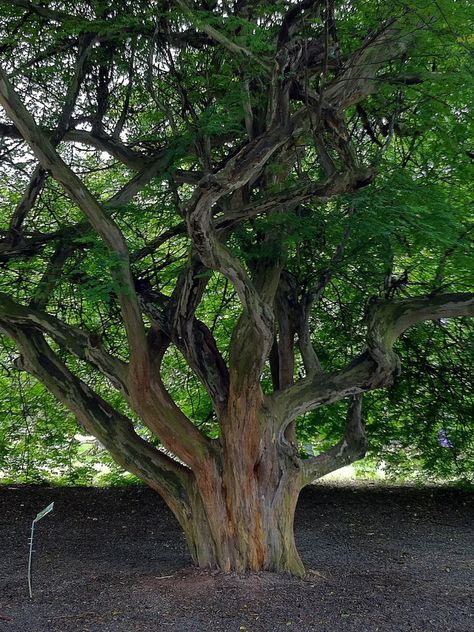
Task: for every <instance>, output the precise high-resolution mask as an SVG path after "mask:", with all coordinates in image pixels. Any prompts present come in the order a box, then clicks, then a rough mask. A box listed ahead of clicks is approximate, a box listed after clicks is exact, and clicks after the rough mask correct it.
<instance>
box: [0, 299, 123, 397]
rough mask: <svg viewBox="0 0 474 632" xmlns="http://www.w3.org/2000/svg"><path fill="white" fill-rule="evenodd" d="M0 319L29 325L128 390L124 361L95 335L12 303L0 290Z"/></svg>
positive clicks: (114, 383) (112, 381) (118, 386)
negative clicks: (104, 345) (108, 351)
mask: <svg viewBox="0 0 474 632" xmlns="http://www.w3.org/2000/svg"><path fill="white" fill-rule="evenodd" d="M0 321H2V322H3V323H4V324H6V325H8V326H10V327H19V326H21V327H28V328H29V329H31V330H35V329H36V330H39V331H41V332H43V333H45V334H47V335H48V336H50V337H51V338H52V339H53V340H54V341H55V342H56V343H57V344H58V345H59V346H60V347H62V348H63V349H66V350H67V351H69V352H70V353H72V354H73V355H75V356H76V357H77V358H79V359H81V360H84V361H86V362H88V363H89V364H91V365H92V366H93V367H95V368H96V369H98V370H99V371H100V372H101V373H103V374H104V375H105V376H106V377H107V378H108V379H109V380H110V381H111V383H112V384H113V385H114V386H116V387H117V388H119V390H121V391H122V393H124V394H125V395H127V394H128V388H129V387H128V369H127V365H126V364H125V363H124V362H122V361H121V360H119V359H118V358H114V357H113V356H111V355H110V354H108V353H107V352H106V351H105V350H104V349H103V348H102V347H101V345H100V340H99V338H98V336H96V335H94V334H91V333H87V332H85V331H82V329H79V328H77V327H72V326H71V325H67V324H66V323H64V322H62V321H61V320H59V319H58V318H55V317H54V316H51V315H49V314H46V313H45V312H42V311H40V310H38V309H34V308H33V307H24V306H23V305H20V304H19V303H15V302H14V301H13V300H12V299H11V298H10V297H9V296H8V295H7V294H4V293H3V292H2V293H0Z"/></svg>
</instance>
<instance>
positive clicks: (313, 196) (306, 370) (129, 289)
mask: <svg viewBox="0 0 474 632" xmlns="http://www.w3.org/2000/svg"><path fill="white" fill-rule="evenodd" d="M49 4H50V5H51V6H49V5H48V3H35V2H29V1H28V2H26V1H23V0H14V1H10V2H3V1H2V2H0V19H1V22H2V31H3V42H2V43H1V50H2V53H1V54H2V64H1V72H0V103H1V105H2V107H3V110H4V113H5V115H6V118H5V119H4V122H2V123H1V124H0V131H1V133H2V136H3V148H4V150H3V156H2V157H3V174H4V176H5V178H6V180H5V183H6V182H7V179H8V182H12V183H13V186H12V187H11V188H12V191H8V190H7V187H8V184H4V185H3V186H4V189H3V198H4V200H3V205H4V208H3V210H2V223H3V225H2V232H1V241H0V261H1V262H2V265H3V270H4V282H3V283H2V286H3V290H4V291H2V292H1V293H0V326H1V329H2V331H3V332H4V333H5V334H6V336H8V337H9V338H10V339H12V340H13V341H14V342H15V343H16V345H17V348H18V350H19V352H20V356H19V358H18V361H17V365H18V368H19V369H22V370H25V371H28V372H29V373H31V374H32V375H33V376H35V377H36V378H37V379H38V380H39V381H40V382H41V383H42V384H43V385H44V386H45V387H46V388H47V389H48V390H49V391H50V392H51V393H52V394H53V395H54V396H55V397H57V399H58V400H60V401H61V402H62V403H63V404H64V405H65V406H66V407H67V408H68V409H69V410H71V411H72V412H73V414H74V415H75V416H76V417H77V419H78V421H79V423H80V424H81V425H82V426H83V427H84V428H85V429H86V430H87V432H89V433H91V434H92V435H94V436H95V437H96V438H97V439H98V440H99V441H100V442H101V443H102V444H103V446H105V447H106V448H107V450H109V451H110V453H111V454H112V455H113V457H114V459H115V460H116V461H117V462H118V463H119V464H121V465H122V466H123V467H124V468H125V469H127V470H129V471H130V472H133V473H134V474H136V475H137V476H138V477H139V478H141V479H142V480H144V481H146V482H147V483H148V484H149V485H150V486H151V487H153V488H154V489H156V490H157V491H158V492H159V493H160V494H161V495H162V496H163V498H164V499H165V501H166V503H167V504H168V505H169V507H170V508H171V510H172V511H173V513H174V515H175V516H176V518H177V519H178V521H179V523H180V525H181V526H182V528H183V530H184V532H185V535H186V539H187V542H188V545H189V548H190V551H191V554H192V556H193V559H194V561H195V562H196V563H197V564H199V565H200V566H208V565H211V566H217V567H219V568H221V569H223V570H225V571H230V570H238V571H243V570H246V569H256V570H257V569H270V570H277V571H289V572H291V573H294V574H302V573H303V572H304V567H303V564H302V562H301V560H300V557H299V555H298V552H297V550H296V547H295V542H294V537H293V518H294V512H295V507H296V503H297V500H298V495H299V493H300V490H301V489H302V488H303V487H304V486H305V485H307V484H308V483H310V482H311V481H313V480H314V479H316V478H318V477H320V476H323V475H324V474H327V473H328V472H331V471H332V470H335V469H337V468H339V467H341V466H343V465H346V464H349V463H351V462H353V461H355V460H357V459H359V458H361V457H362V456H363V455H364V453H365V450H366V436H365V432H364V427H363V423H362V416H361V415H362V413H361V408H362V406H361V398H362V394H363V393H364V392H367V391H371V390H374V389H377V388H380V387H384V386H387V385H390V384H391V382H392V381H393V379H394V376H396V375H397V374H398V372H399V371H400V366H399V364H400V363H399V361H398V358H397V355H396V353H395V352H394V350H393V346H394V344H395V342H396V340H397V338H399V337H400V336H401V335H402V334H403V332H404V331H405V330H407V329H408V328H409V327H411V326H413V325H415V324H417V323H420V322H422V321H429V320H439V319H449V318H452V317H459V316H469V315H473V314H474V297H473V295H472V294H470V293H467V292H460V291H452V289H451V287H450V286H449V282H446V278H445V275H444V268H445V265H446V261H447V259H448V258H449V256H450V254H452V252H453V251H454V246H452V247H451V248H446V249H445V252H444V253H443V254H442V256H441V258H440V260H439V264H438V265H437V267H436V269H435V273H434V275H433V279H432V283H431V286H430V287H429V291H426V292H425V294H423V295H420V293H419V292H416V291H415V292H414V294H413V295H412V294H409V293H407V287H409V285H410V280H409V278H408V272H406V274H405V278H404V279H402V280H401V279H400V278H396V277H395V276H394V275H392V274H391V273H392V272H393V269H394V266H395V263H396V262H395V258H396V253H395V254H394V253H392V254H391V257H389V258H388V259H387V261H388V263H389V265H388V273H387V270H386V271H385V285H384V286H383V287H382V289H381V292H380V293H379V295H378V296H377V295H374V296H372V298H371V300H370V301H368V303H367V305H366V306H365V316H364V319H363V320H364V324H363V328H364V329H365V332H366V344H365V347H363V348H362V345H361V349H362V350H361V351H360V352H359V353H358V354H357V353H355V354H354V356H353V358H352V360H349V361H348V362H347V363H346V366H337V363H336V365H335V366H333V367H331V364H330V362H329V361H325V362H322V361H321V358H320V357H318V354H317V353H316V350H315V343H317V342H318V332H319V333H320V330H321V321H320V320H319V314H320V310H321V309H322V305H324V297H325V295H326V294H327V292H328V288H329V287H330V286H331V283H333V281H334V280H335V279H336V278H337V277H338V274H339V272H340V271H341V270H342V271H344V273H345V274H346V277H345V278H346V279H347V275H348V276H349V277H351V276H352V277H353V280H354V282H355V285H357V283H356V280H357V269H356V268H355V266H354V264H351V263H350V261H348V260H347V257H346V252H345V251H346V248H347V245H348V243H349V241H350V231H351V226H352V224H351V222H354V221H356V220H355V219H354V218H355V215H356V214H357V209H356V207H355V203H354V200H355V199H356V198H357V195H358V194H359V192H360V191H361V190H366V188H367V187H368V188H370V187H374V185H375V184H376V183H377V181H378V178H379V177H380V176H379V173H380V171H381V166H380V165H381V164H382V162H383V160H384V159H385V158H386V156H389V155H390V152H394V150H393V146H394V143H395V141H394V138H395V137H397V138H398V142H399V146H400V147H404V151H405V153H404V155H403V156H401V158H400V157H398V158H400V159H399V160H398V163H400V161H401V162H402V163H403V164H402V167H403V168H405V169H409V168H410V160H411V158H412V156H413V155H414V152H415V149H416V144H417V142H418V140H417V139H419V137H420V133H419V132H417V131H416V130H415V131H413V130H411V133H410V132H407V131H406V130H405V131H404V129H403V116H405V119H406V118H407V113H410V112H413V111H415V110H416V108H418V107H420V106H419V102H418V101H417V100H416V99H413V96H411V97H410V96H407V90H409V88H410V86H420V85H423V83H424V82H425V81H428V80H429V78H428V77H427V76H428V75H430V74H437V72H438V71H436V69H434V68H431V69H430V68H428V69H427V67H426V63H425V57H424V56H423V55H422V54H421V53H420V50H421V49H420V48H419V44H418V38H421V39H425V40H426V39H428V41H429V37H428V36H427V33H428V32H430V30H431V29H433V28H435V26H433V25H434V24H436V16H435V17H433V16H431V15H429V14H425V15H423V14H422V9H419V10H418V9H417V7H416V5H415V4H414V5H413V7H412V9H410V7H407V6H404V7H403V9H400V10H398V9H397V7H396V6H395V5H394V6H390V7H388V6H386V7H382V8H377V9H375V8H374V9H373V14H370V11H369V10H367V8H366V9H365V13H364V11H363V10H361V9H360V8H358V7H356V6H353V5H352V4H351V6H350V7H349V5H347V3H337V2H332V1H331V0H330V1H329V2H317V1H307V0H302V1H301V2H299V3H298V2H281V3H277V4H276V5H275V6H273V5H272V6H271V7H270V6H266V3H260V2H246V1H245V0H243V1H242V0H239V1H238V2H230V3H226V2H222V3H219V2H202V3H201V4H198V3H190V2H188V1H187V0H176V2H174V3H173V2H158V1H157V2H140V1H139V2H128V1H127V0H115V1H114V2H110V3H101V2H99V1H96V0H84V1H83V2H68V1H64V2H56V3H49ZM387 5H388V3H387ZM359 11H361V14H359ZM438 18H439V16H438ZM377 19H379V20H380V22H379V23H378V24H376V22H375V21H376V20H377ZM458 39H459V38H458ZM461 39H462V38H461ZM425 44H426V42H425ZM417 46H418V48H417ZM412 50H417V51H418V53H417V54H412V52H411V51H412ZM428 52H429V51H428ZM435 71H436V72H435ZM379 93H382V97H380V98H379V99H378V100H377V98H378V96H377V95H378V94H379ZM405 126H406V124H405ZM395 154H396V152H395ZM398 158H397V156H395V158H393V160H394V161H395V162H396V159H398ZM34 161H35V162H34ZM25 173H26V174H27V175H28V178H29V180H28V182H27V183H26V184H25V185H23V186H24V190H23V191H22V192H21V194H20V193H19V188H20V186H21V185H22V182H23V181H24V179H25ZM367 203H369V202H367ZM331 205H332V206H331ZM322 208H323V209H328V212H329V213H331V212H333V213H334V215H335V217H339V220H340V221H341V222H343V223H342V224H341V226H340V229H338V230H339V237H338V239H337V240H336V242H335V244H334V247H332V246H330V245H329V246H328V242H327V240H325V239H319V237H321V235H322V234H323V233H324V231H325V226H324V222H320V224H319V233H320V234H319V235H318V234H317V233H318V231H316V230H315V222H316V223H317V221H319V220H317V217H318V213H319V210H318V209H322ZM5 209H7V210H5ZM331 209H332V210H331ZM337 209H339V211H341V212H340V214H339V215H338V212H339V211H338V210H337ZM315 218H316V220H315ZM292 222H293V224H292ZM295 222H296V223H297V224H298V227H299V231H300V232H299V234H298V239H296V240H295V239H291V238H289V235H290V234H291V229H292V225H294V223H295ZM306 225H307V226H308V234H307V235H305V234H304V226H306ZM301 227H303V230H301ZM465 230H468V229H465ZM362 247H363V245H362ZM101 249H102V250H101ZM97 252H99V253H100V252H102V255H101V256H102V260H101V261H102V265H103V269H97V268H96V269H95V270H92V267H93V266H92V264H90V265H89V266H88V263H87V262H88V261H89V262H90V261H91V260H92V259H91V258H93V257H95V259H94V261H97V256H98V255H97ZM301 253H303V254H301ZM308 253H311V255H312V256H311V260H310V261H303V263H301V257H303V259H305V258H306V259H308ZM427 256H428V255H427ZM319 259H321V261H323V262H324V264H321V265H319V263H318V262H319ZM374 265H375V264H374ZM369 267H370V264H369ZM217 273H218V274H217ZM379 273H380V269H377V267H376V266H375V267H374V271H373V275H374V277H375V276H376V275H377V274H379ZM93 274H95V275H96V276H97V278H99V279H101V282H102V283H103V287H102V293H101V294H100V296H99V291H98V289H97V286H94V285H93V284H91V281H90V276H91V275H92V276H93ZM213 274H214V275H216V274H217V277H218V278H222V279H223V280H224V283H223V284H221V285H220V286H219V287H221V288H223V289H222V291H223V296H222V300H221V301H220V302H219V304H218V306H217V307H216V305H217V303H216V302H215V301H214V302H213V303H212V305H214V312H213V309H212V308H211V307H210V306H209V305H210V303H209V302H207V303H206V301H209V296H210V295H212V293H213V292H215V287H216V286H214V287H210V281H211V279H212V278H213V277H212V275H213ZM15 275H17V277H15ZM15 278H18V279H19V281H20V282H19V283H14V280H15ZM107 279H108V281H107ZM104 280H105V281H104ZM402 281H403V282H402ZM448 281H449V279H448ZM349 282H350V279H349ZM382 282H383V276H382ZM377 283H378V281H377ZM397 283H398V286H397ZM8 284H11V291H10V292H6V291H5V286H6V285H8ZM420 285H423V284H420ZM424 285H425V286H429V283H425V284H424ZM402 286H404V288H403V290H404V291H405V295H404V296H402V297H400V293H399V292H398V290H399V289H400V287H402ZM94 287H95V292H96V294H95V295H94V291H92V290H93V289H94ZM84 288H86V290H85V289H84ZM91 288H92V290H91ZM410 289H411V288H410ZM94 296H95V297H96V300H97V301H98V302H101V305H102V308H103V307H104V305H105V306H106V307H107V309H108V314H109V316H108V319H107V318H106V319H104V318H102V317H101V318H99V317H98V316H97V314H95V313H94V311H93V309H91V307H90V305H92V306H94ZM229 296H230V297H231V298H230V299H229V298H228V297H229ZM394 296H395V298H394ZM364 300H365V299H364V298H363V291H362V292H361V293H360V297H359V303H360V305H359V306H360V307H361V309H362V307H363V305H362V303H363V301H364ZM87 301H88V304H89V308H88V309H84V302H86V303H87ZM230 303H232V305H233V307H232V309H231V308H230V307H229V310H230V311H231V312H232V317H231V318H230V319H229V326H228V329H229V327H230V331H228V332H227V333H228V335H227V338H226V337H225V336H223V335H221V336H216V335H214V333H215V324H216V322H217V320H218V319H222V318H223V315H224V316H225V310H226V308H227V306H229V305H230ZM236 305H238V309H239V313H238V316H237V317H236V318H234V314H235V312H236ZM203 306H204V307H203ZM325 309H326V315H327V310H328V309H329V310H330V311H331V309H332V316H333V318H334V319H338V318H339V316H340V313H339V311H338V309H337V306H336V305H333V307H332V308H331V307H330V306H329V307H328V305H326V307H325ZM232 310H233V311H232ZM110 328H112V329H114V332H115V333H114V339H113V341H111V339H110V336H109V333H110V332H109V329H110ZM120 341H121V342H120ZM172 348H175V349H177V350H178V351H179V353H180V355H181V357H182V358H184V360H185V361H186V363H187V365H188V367H189V368H190V370H192V372H193V373H194V374H195V375H196V376H197V377H198V379H199V380H200V382H201V383H202V385H203V387H204V388H205V391H206V393H207V397H208V398H209V401H210V402H211V403H212V409H213V415H211V417H212V419H213V428H214V429H215V428H218V432H217V433H216V432H215V431H214V432H213V433H210V432H208V431H206V427H207V426H206V424H205V423H201V424H198V423H197V422H198V421H200V420H198V419H192V418H190V417H189V415H186V414H185V413H184V412H183V410H182V408H180V407H179V406H178V405H177V404H176V402H175V401H174V400H173V398H172V397H171V396H170V391H169V388H168V386H169V384H168V382H169V376H168V377H167V378H166V379H165V377H166V376H165V373H166V371H165V370H164V368H163V367H164V363H165V359H166V357H167V354H169V351H170V349H172ZM339 364H340V363H339ZM84 367H89V369H88V370H87V371H86V370H85V369H84ZM91 371H92V373H91ZM91 375H102V376H103V377H104V378H105V380H106V381H107V383H108V384H110V386H111V387H113V388H114V389H116V391H117V392H118V393H119V394H120V398H121V400H122V402H123V403H124V404H123V406H122V405H116V401H117V398H115V399H114V400H113V401H114V405H112V403H111V400H110V398H109V401H107V397H106V396H101V395H99V393H98V392H97V391H98V390H100V389H99V388H95V387H94V385H97V384H98V383H99V382H100V380H99V382H97V379H96V378H94V379H92V378H91V377H90V376H91ZM262 376H263V377H262ZM265 376H267V377H265ZM268 376H271V383H272V388H269V386H268V383H269V379H270V378H269V377H268ZM94 380H95V381H94ZM103 383H104V380H103V381H102V384H103ZM343 399H346V400H347V402H348V404H347V417H346V421H345V431H344V435H343V437H342V439H341V440H340V442H339V443H337V445H335V446H334V447H332V448H331V449H330V450H328V451H326V452H323V453H321V454H319V455H317V456H311V457H309V458H304V457H303V456H302V454H301V452H300V450H299V448H298V445H297V442H298V441H297V427H296V426H297V423H298V419H299V418H301V416H302V415H304V414H305V413H308V412H310V411H313V410H314V409H316V408H318V407H321V406H325V405H328V404H331V403H334V402H338V401H340V400H343ZM127 411H128V413H127ZM207 421H209V419H207ZM138 426H139V427H140V428H139V431H138ZM143 429H146V432H142V430H143ZM153 437H155V438H157V439H158V440H159V441H157V440H153Z"/></svg>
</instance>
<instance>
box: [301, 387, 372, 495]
mask: <svg viewBox="0 0 474 632" xmlns="http://www.w3.org/2000/svg"><path fill="white" fill-rule="evenodd" d="M366 450H367V437H366V434H365V429H364V424H363V422H362V396H361V395H355V396H354V397H352V398H351V401H350V403H349V406H348V409H347V418H346V428H345V432H344V437H343V439H342V440H341V441H339V443H337V444H336V445H335V446H334V447H332V448H331V449H330V450H328V451H327V452H324V453H323V454H318V456H315V457H312V458H310V459H307V460H305V461H303V477H304V480H305V482H306V483H310V482H311V481H312V480H314V479H316V478H321V476H324V475H325V474H329V472H333V471H334V470H338V469H339V468H340V467H344V466H345V465H350V464H351V463H353V462H354V461H357V460H358V459H362V458H363V457H364V456H365V453H366Z"/></svg>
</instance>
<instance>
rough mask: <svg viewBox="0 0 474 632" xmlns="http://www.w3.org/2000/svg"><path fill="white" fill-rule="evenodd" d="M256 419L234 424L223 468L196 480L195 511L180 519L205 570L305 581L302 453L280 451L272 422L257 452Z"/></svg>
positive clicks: (214, 466)
mask: <svg viewBox="0 0 474 632" xmlns="http://www.w3.org/2000/svg"><path fill="white" fill-rule="evenodd" d="M249 415H251V413H250V411H247V417H246V418H244V419H243V420H242V422H241V423H238V424H235V423H229V424H228V427H227V428H228V429H227V432H225V433H224V434H223V437H222V438H221V445H222V450H221V451H220V454H221V461H220V462H219V463H217V462H216V461H211V460H209V461H208V462H206V463H205V465H204V466H203V468H202V470H201V471H200V472H199V473H196V479H195V482H194V487H193V493H192V498H190V506H191V511H190V512H189V514H188V515H187V516H186V517H183V516H178V519H179V520H180V523H181V525H182V527H183V529H184V532H185V537H186V540H187V543H188V546H189V550H190V552H191V555H192V557H193V561H194V562H195V564H197V565H198V566H200V567H211V568H218V569H221V570H222V571H224V572H230V571H237V572H244V571H247V570H253V571H259V570H268V571H275V572H288V573H291V574H293V575H300V576H301V575H304V572H305V570H304V566H303V563H302V561H301V559H300V557H299V554H298V551H297V549H296V546H295V541H294V532H293V521H294V515H295V509H296V504H297V501H298V496H299V493H300V490H301V488H302V486H303V484H304V483H303V475H302V473H301V472H300V468H299V467H298V463H297V458H296V454H295V450H294V448H293V447H292V446H290V445H286V449H283V448H282V446H279V445H278V441H277V438H276V437H275V434H274V433H273V432H271V430H270V429H271V427H272V426H271V425H270V424H267V422H268V419H267V420H266V421H263V420H262V419H260V421H261V423H260V424H259V425H258V427H260V428H264V432H265V435H264V436H263V437H260V438H259V441H258V442H257V443H256V445H255V441H253V439H252V433H251V432H249V427H255V425H254V424H253V423H249ZM259 416H260V418H261V416H262V415H261V413H260V415H259ZM227 421H229V422H230V420H227Z"/></svg>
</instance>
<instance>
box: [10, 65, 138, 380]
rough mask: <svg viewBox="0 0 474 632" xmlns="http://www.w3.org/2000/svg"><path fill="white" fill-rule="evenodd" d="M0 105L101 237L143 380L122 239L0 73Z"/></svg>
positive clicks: (132, 293)
mask: <svg viewBox="0 0 474 632" xmlns="http://www.w3.org/2000/svg"><path fill="white" fill-rule="evenodd" d="M0 103H1V105H2V106H3V107H4V108H5V111H6V112H7V114H8V116H9V117H10V119H11V120H12V121H13V123H14V124H15V125H16V127H17V128H18V129H19V130H20V132H21V134H22V136H23V138H24V139H25V141H26V142H27V143H28V145H29V146H30V147H31V149H32V150H33V152H34V154H35V155H36V157H37V158H38V160H39V162H40V163H41V165H42V167H43V168H44V169H46V170H47V171H49V172H50V173H51V175H52V176H53V177H54V179H55V180H57V181H58V182H59V183H60V184H61V185H62V187H63V188H64V190H65V191H66V193H67V194H68V195H69V196H70V198H71V199H72V200H73V202H75V203H76V204H77V206H78V207H79V208H80V209H81V210H82V211H83V213H84V214H85V215H86V217H87V218H88V220H89V221H90V223H91V225H92V226H93V228H94V229H95V230H96V231H97V233H98V234H99V235H100V237H102V239H103V240H104V241H105V243H106V244H107V245H108V246H109V248H110V250H111V251H112V252H113V253H115V255H116V258H117V262H116V265H115V266H114V274H115V277H116V280H117V286H118V287H117V294H118V296H119V300H120V303H121V308H122V315H123V319H124V323H125V328H126V331H127V337H128V341H129V346H130V355H131V363H132V366H133V367H134V370H135V369H136V371H137V375H138V380H139V381H140V380H141V379H143V375H144V372H146V370H147V347H146V337H145V329H144V326H143V321H142V317H141V312H140V309H139V305H138V301H137V297H136V294H135V289H134V284H133V279H132V275H131V271H130V265H129V260H128V249H127V245H126V242H125V239H124V237H123V235H122V233H121V231H120V229H119V228H118V226H117V225H116V224H115V222H114V221H113V220H112V219H111V218H110V217H109V216H108V215H107V214H106V213H105V212H104V210H103V209H102V208H101V206H100V205H99V204H98V202H97V201H96V200H95V199H94V197H93V196H92V195H91V193H90V192H89V190H88V189H87V188H86V187H85V185H84V184H83V183H82V182H81V180H80V179H79V178H78V177H77V176H76V175H75V174H74V173H73V171H72V170H71V169H70V168H69V167H68V166H67V165H66V163H65V162H64V161H63V160H62V158H61V157H60V156H59V154H58V153H57V152H56V150H55V149H54V147H53V146H52V144H51V142H50V141H49V140H48V139H47V138H46V137H45V135H44V134H43V132H42V131H41V129H40V128H39V127H38V125H36V123H35V121H34V119H33V117H32V116H31V114H30V113H29V112H28V111H27V110H26V108H25V107H24V105H23V103H22V102H21V101H20V99H19V97H18V95H17V94H16V93H15V91H14V89H13V87H12V85H11V84H10V82H9V80H8V77H7V76H6V74H5V73H4V72H3V71H2V70H0Z"/></svg>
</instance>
